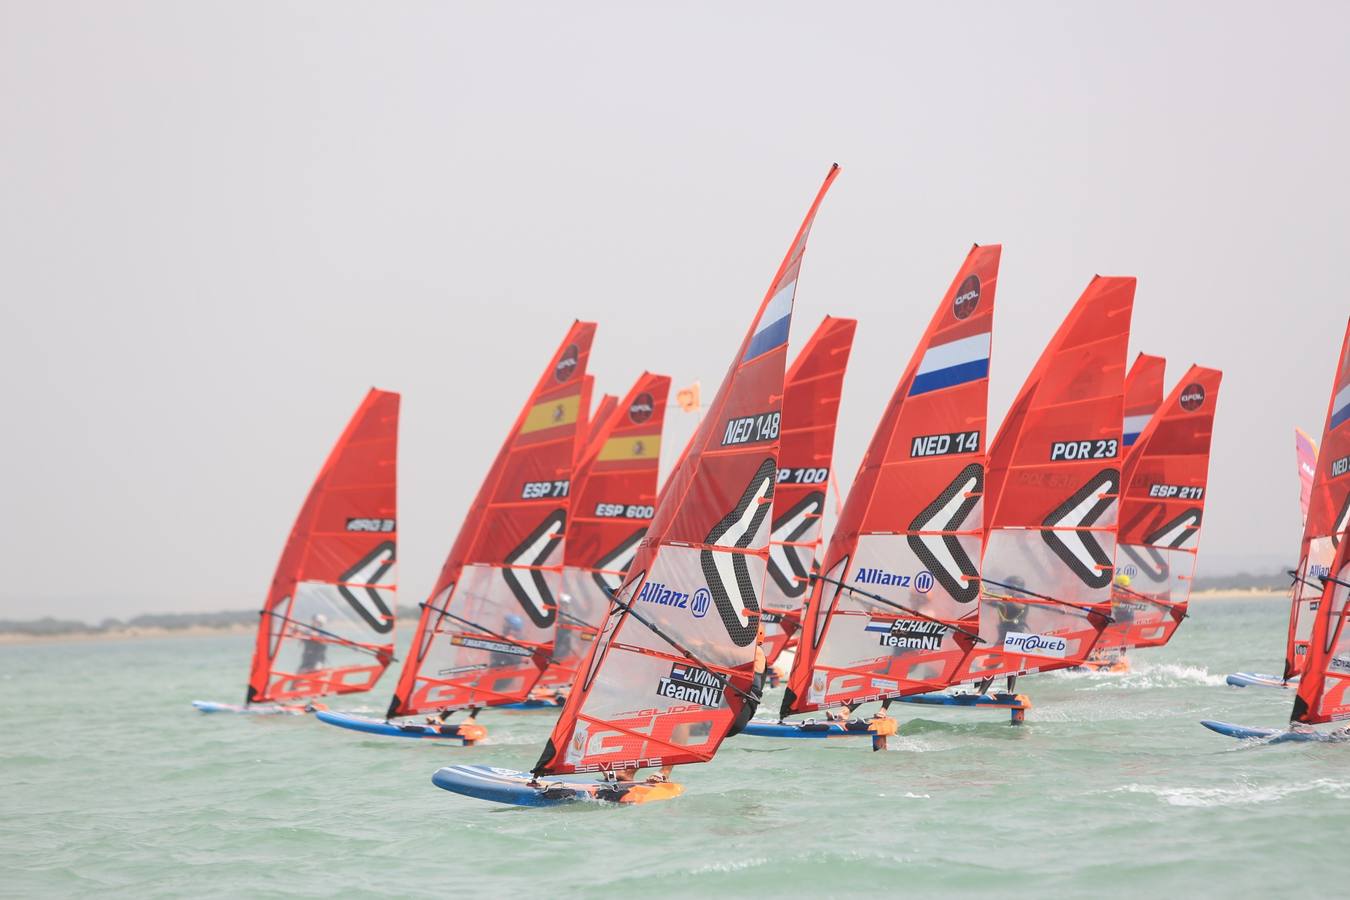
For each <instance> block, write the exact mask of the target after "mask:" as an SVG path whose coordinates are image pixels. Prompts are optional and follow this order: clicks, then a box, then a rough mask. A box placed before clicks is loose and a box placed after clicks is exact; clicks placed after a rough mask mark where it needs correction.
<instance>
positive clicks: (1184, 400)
mask: <svg viewBox="0 0 1350 900" xmlns="http://www.w3.org/2000/svg"><path fill="white" fill-rule="evenodd" d="M1204 405H1205V388H1204V386H1203V385H1201V384H1200V383H1199V382H1195V381H1193V382H1191V383H1190V384H1188V385H1186V387H1185V389H1184V390H1183V391H1182V392H1181V408H1182V409H1184V410H1186V412H1195V411H1196V410H1197V409H1199V408H1200V407H1202V406H1204Z"/></svg>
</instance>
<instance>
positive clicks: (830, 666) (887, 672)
mask: <svg viewBox="0 0 1350 900" xmlns="http://www.w3.org/2000/svg"><path fill="white" fill-rule="evenodd" d="M1001 252H1002V250H1001V248H1000V247H999V246H997V245H993V246H988V247H975V248H974V249H972V250H971V251H970V254H969V255H968V256H967V257H966V260H965V262H964V263H963V265H962V266H961V269H960V271H959V272H958V273H957V275H956V278H955V279H953V281H952V283H951V286H950V287H949V288H948V289H947V292H946V294H945V295H944V296H943V298H942V301H941V302H940V303H939V304H938V308H937V311H936V312H935V313H934V315H933V318H932V320H931V321H930V323H929V325H928V330H927V331H926V332H925V333H924V336H923V339H922V340H921V341H920V342H919V346H918V348H917V349H916V350H915V353H914V356H913V358H912V359H911V360H910V362H909V365H908V366H907V367H906V369H905V371H904V374H903V375H902V377H901V378H900V383H899V384H898V385H897V386H896V389H895V392H894V394H892V396H891V400H890V403H889V405H888V406H887V407H886V411H885V412H884V413H883V415H882V418H881V421H880V423H878V425H877V428H876V431H875V432H874V433H873V436H872V442H871V444H870V445H869V447H868V449H867V453H866V455H865V456H864V457H863V461H862V465H861V466H860V467H859V469H858V474H857V476H856V477H855V478H854V481H853V485H852V487H851V489H850V490H849V493H848V498H847V499H846V500H845V502H844V508H843V511H842V512H841V513H840V516H839V522H838V524H837V525H836V526H835V529H834V534H833V535H832V537H831V539H830V543H829V547H828V549H827V551H826V553H825V558H824V565H823V568H824V577H823V578H821V579H819V580H817V582H816V584H815V586H814V588H813V590H812V592H811V595H810V600H809V602H808V604H807V608H806V611H805V613H804V615H803V617H802V631H801V634H800V637H799V642H798V647H797V656H796V659H795V660H794V663H793V668H792V672H791V675H790V676H789V680H788V690H787V693H786V695H785V697H784V701H783V709H782V713H783V715H787V714H788V713H791V712H807V711H810V710H814V709H820V708H822V707H827V706H835V705H839V704H845V703H849V704H852V703H861V702H863V701H865V700H871V699H878V698H882V697H890V696H899V695H902V694H906V693H922V692H926V691H932V690H937V689H939V688H942V687H945V686H946V685H947V684H948V683H950V680H951V677H952V675H953V672H954V669H955V667H956V665H957V663H958V662H959V661H960V660H961V659H962V658H963V657H964V656H965V654H966V651H967V650H968V649H969V646H970V642H969V639H967V638H964V637H962V636H961V635H959V634H957V633H955V632H953V630H952V628H951V627H949V625H955V626H957V627H960V623H962V622H968V623H969V624H970V625H971V626H972V627H973V624H974V616H975V611H976V608H977V604H976V600H977V597H978V595H979V570H978V568H977V567H978V563H979V558H980V544H981V528H982V522H981V496H982V494H983V487H984V442H985V426H986V407H987V405H988V404H987V396H988V388H989V357H990V342H991V336H992V328H993V313H994V293H995V287H996V284H997V280H998V265H999V258H1000V255H1001ZM845 585H848V586H851V587H845Z"/></svg>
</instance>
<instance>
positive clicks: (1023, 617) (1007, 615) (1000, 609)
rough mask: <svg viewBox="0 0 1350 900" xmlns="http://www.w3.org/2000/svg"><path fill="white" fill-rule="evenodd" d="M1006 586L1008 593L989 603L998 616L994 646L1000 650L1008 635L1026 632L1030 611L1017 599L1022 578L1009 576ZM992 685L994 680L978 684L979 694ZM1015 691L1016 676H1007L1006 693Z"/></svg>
mask: <svg viewBox="0 0 1350 900" xmlns="http://www.w3.org/2000/svg"><path fill="white" fill-rule="evenodd" d="M1007 585H1008V586H1007V588H1005V590H1007V592H1008V593H1007V594H1003V595H996V597H995V599H994V600H993V601H992V602H991V603H990V607H991V608H992V609H993V610H994V612H995V614H997V615H998V644H997V645H996V646H998V647H1000V648H1001V647H1003V646H1004V645H1005V644H1006V642H1007V640H1008V635H1010V634H1013V633H1014V632H1024V631H1026V630H1027V613H1028V612H1029V611H1030V609H1031V607H1030V606H1029V605H1028V604H1026V603H1021V602H1019V601H1018V599H1017V598H1019V597H1022V596H1023V593H1022V591H1023V589H1025V588H1026V586H1027V583H1026V582H1025V581H1023V580H1022V577H1021V576H1020V575H1009V576H1008V581H1007ZM993 683H994V679H992V678H986V679H984V680H983V681H981V682H979V684H978V685H977V687H978V688H979V691H980V693H981V694H984V693H986V692H988V690H989V687H990V685H992V684H993ZM1016 689H1017V676H1016V675H1009V676H1008V693H1010V694H1011V693H1012V692H1013V691H1015V690H1016Z"/></svg>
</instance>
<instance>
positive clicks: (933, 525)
mask: <svg viewBox="0 0 1350 900" xmlns="http://www.w3.org/2000/svg"><path fill="white" fill-rule="evenodd" d="M983 493H984V466H983V465H981V464H980V463H971V464H970V465H968V466H966V467H965V468H964V469H962V470H961V471H960V473H958V474H957V476H956V477H955V478H953V479H952V481H951V482H950V483H949V484H948V485H947V486H946V487H945V488H943V489H942V493H940V494H938V496H937V497H935V498H933V502H932V503H930V504H928V506H926V507H924V509H923V510H922V511H921V512H920V513H919V514H918V515H917V516H915V517H914V520H913V521H912V522H910V523H909V532H910V534H909V537H908V538H906V543H908V544H909V549H910V550H912V551H913V552H914V555H915V556H917V557H918V559H919V562H921V563H923V564H924V566H925V567H926V569H925V571H927V572H928V573H929V574H930V575H931V576H932V577H933V578H934V579H935V580H936V581H937V583H938V584H940V585H942V590H943V591H944V592H945V593H946V594H947V595H948V596H950V597H951V598H952V599H953V600H955V601H956V602H957V603H973V602H975V599H976V598H977V597H978V596H979V594H980V578H979V576H980V570H979V569H978V568H977V567H976V565H975V563H974V561H973V560H972V559H971V558H970V553H969V552H968V551H967V549H966V548H965V547H964V546H962V544H961V538H960V537H959V536H958V535H956V534H954V533H953V532H958V531H963V530H968V529H969V528H970V525H969V523H968V520H969V519H971V518H972V517H974V518H976V520H977V521H978V514H977V513H976V509H977V505H978V504H979V502H980V497H981V495H982V494H983ZM976 527H978V525H977V526H976ZM976 546H977V547H978V545H976Z"/></svg>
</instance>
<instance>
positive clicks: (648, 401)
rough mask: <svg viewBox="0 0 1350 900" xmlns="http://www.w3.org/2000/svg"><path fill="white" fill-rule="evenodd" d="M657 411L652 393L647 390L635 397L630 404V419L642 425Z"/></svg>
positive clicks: (635, 423)
mask: <svg viewBox="0 0 1350 900" xmlns="http://www.w3.org/2000/svg"><path fill="white" fill-rule="evenodd" d="M655 411H656V404H655V403H653V402H652V395H651V394H648V393H646V392H645V391H644V392H643V393H641V394H638V395H637V396H636V397H634V398H633V402H632V403H630V404H628V420H629V421H630V422H632V423H633V424H634V425H641V424H642V423H643V422H645V421H647V420H648V419H650V418H651V417H652V413H653V412H655Z"/></svg>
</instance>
